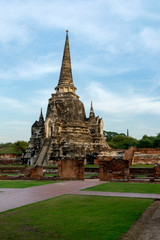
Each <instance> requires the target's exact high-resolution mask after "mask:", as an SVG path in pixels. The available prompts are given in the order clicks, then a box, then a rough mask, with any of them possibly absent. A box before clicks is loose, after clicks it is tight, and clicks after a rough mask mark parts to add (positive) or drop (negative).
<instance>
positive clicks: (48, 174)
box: [44, 173, 58, 177]
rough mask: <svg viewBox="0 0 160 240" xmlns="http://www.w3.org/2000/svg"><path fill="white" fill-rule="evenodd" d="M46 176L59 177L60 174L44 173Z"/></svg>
mask: <svg viewBox="0 0 160 240" xmlns="http://www.w3.org/2000/svg"><path fill="white" fill-rule="evenodd" d="M44 176H46V177H57V176H58V174H57V173H53V174H52V173H45V174H44Z"/></svg>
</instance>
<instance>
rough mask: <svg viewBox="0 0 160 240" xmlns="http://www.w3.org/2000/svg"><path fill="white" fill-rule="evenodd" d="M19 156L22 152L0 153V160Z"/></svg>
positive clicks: (18, 157)
mask: <svg viewBox="0 0 160 240" xmlns="http://www.w3.org/2000/svg"><path fill="white" fill-rule="evenodd" d="M21 157H22V154H13V153H0V159H2V160H10V159H11V160H12V159H20V158H21Z"/></svg>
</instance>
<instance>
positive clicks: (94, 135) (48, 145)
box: [29, 31, 109, 165]
mask: <svg viewBox="0 0 160 240" xmlns="http://www.w3.org/2000/svg"><path fill="white" fill-rule="evenodd" d="M55 90H56V93H53V94H52V95H51V98H50V99H49V101H48V107H47V113H46V119H45V122H44V125H45V134H44V137H43V143H42V144H41V145H42V146H41V147H38V146H36V143H38V141H37V139H38V138H39V136H38V132H37V135H36V136H34V139H32V137H31V143H32V145H33V148H34V149H39V150H38V153H37V152H36V155H34V154H33V151H32V156H31V159H29V161H30V162H31V163H32V164H36V165H42V164H48V163H54V162H55V161H58V160H61V159H77V160H78V159H81V160H82V159H85V158H86V157H87V156H88V155H92V156H96V155H97V154H98V153H99V152H100V151H101V150H102V149H107V148H109V146H108V144H107V143H106V141H105V138H104V136H103V120H102V118H99V116H97V117H96V116H95V113H94V110H93V104H92V103H91V109H90V114H89V118H87V117H86V113H85V109H84V105H83V103H82V102H81V101H80V100H79V96H78V95H77V94H76V87H75V86H74V84H73V78H72V69H71V57H70V48H69V39H68V31H67V32H66V40H65V46H64V53H63V59H62V65H61V71H60V77H59V81H58V85H57V86H56V88H55ZM39 121H40V122H43V118H42V116H41V115H40V119H39ZM35 137H36V140H35ZM29 151H31V148H30V150H29Z"/></svg>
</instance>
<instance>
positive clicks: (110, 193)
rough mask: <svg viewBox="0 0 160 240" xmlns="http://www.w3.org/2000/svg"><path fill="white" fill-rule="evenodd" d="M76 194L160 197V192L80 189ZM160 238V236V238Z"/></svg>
mask: <svg viewBox="0 0 160 240" xmlns="http://www.w3.org/2000/svg"><path fill="white" fill-rule="evenodd" d="M74 194H80V195H94V196H106V197H131V198H153V199H160V194H149V193H125V192H98V191H79V192H76V193H74ZM159 240H160V238H159Z"/></svg>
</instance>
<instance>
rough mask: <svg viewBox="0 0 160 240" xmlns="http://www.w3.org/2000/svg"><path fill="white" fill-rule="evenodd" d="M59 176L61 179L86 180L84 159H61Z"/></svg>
mask: <svg viewBox="0 0 160 240" xmlns="http://www.w3.org/2000/svg"><path fill="white" fill-rule="evenodd" d="M58 176H59V177H60V178H61V179H66V180H69V179H72V180H84V160H77V159H61V160H59V161H58Z"/></svg>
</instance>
